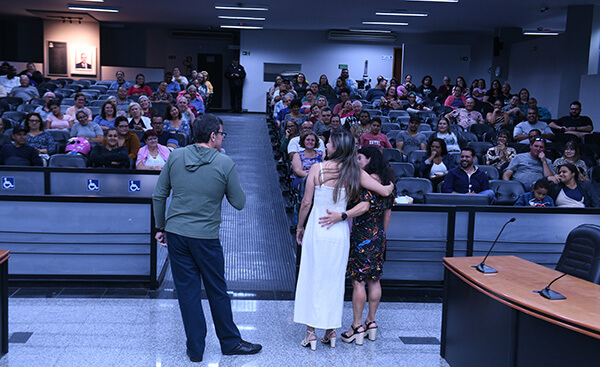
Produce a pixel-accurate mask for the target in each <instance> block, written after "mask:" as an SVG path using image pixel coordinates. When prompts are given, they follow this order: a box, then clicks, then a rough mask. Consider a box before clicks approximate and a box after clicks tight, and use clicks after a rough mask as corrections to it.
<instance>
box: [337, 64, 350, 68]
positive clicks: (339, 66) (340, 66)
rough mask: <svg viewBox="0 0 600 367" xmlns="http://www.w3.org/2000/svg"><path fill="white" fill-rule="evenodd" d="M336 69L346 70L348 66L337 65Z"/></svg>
mask: <svg viewBox="0 0 600 367" xmlns="http://www.w3.org/2000/svg"><path fill="white" fill-rule="evenodd" d="M338 69H348V64H339V65H338Z"/></svg>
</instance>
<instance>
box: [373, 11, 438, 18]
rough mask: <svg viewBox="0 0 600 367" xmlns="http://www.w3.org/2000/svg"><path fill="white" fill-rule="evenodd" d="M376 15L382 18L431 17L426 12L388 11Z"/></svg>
mask: <svg viewBox="0 0 600 367" xmlns="http://www.w3.org/2000/svg"><path fill="white" fill-rule="evenodd" d="M375 15H381V16H393V17H426V16H429V13H425V12H413V13H409V12H386V11H378V12H376V13H375Z"/></svg>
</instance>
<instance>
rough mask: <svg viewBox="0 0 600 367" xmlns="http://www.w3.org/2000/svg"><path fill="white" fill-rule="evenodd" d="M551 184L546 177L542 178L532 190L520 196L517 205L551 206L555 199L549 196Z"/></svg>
mask: <svg viewBox="0 0 600 367" xmlns="http://www.w3.org/2000/svg"><path fill="white" fill-rule="evenodd" d="M549 190H550V184H549V183H548V180H546V179H545V178H540V179H539V180H537V181H536V182H535V184H534V185H533V189H532V190H531V191H530V192H526V193H524V194H523V195H521V196H520V197H519V200H517V202H516V203H515V206H534V207H551V206H554V200H552V198H551V197H550V196H548V191H549Z"/></svg>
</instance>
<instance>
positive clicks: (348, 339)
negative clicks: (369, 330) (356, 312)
mask: <svg viewBox="0 0 600 367" xmlns="http://www.w3.org/2000/svg"><path fill="white" fill-rule="evenodd" d="M361 327H363V326H362V325H358V326H356V327H355V326H354V325H352V326H351V328H352V335H348V334H346V333H342V341H343V342H345V343H352V342H356V345H363V342H364V340H365V332H364V331H358V329H360V328H361Z"/></svg>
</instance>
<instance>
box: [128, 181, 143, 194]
mask: <svg viewBox="0 0 600 367" xmlns="http://www.w3.org/2000/svg"><path fill="white" fill-rule="evenodd" d="M127 189H128V190H129V192H140V191H142V181H141V180H129V183H128V185H127Z"/></svg>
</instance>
